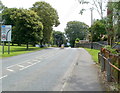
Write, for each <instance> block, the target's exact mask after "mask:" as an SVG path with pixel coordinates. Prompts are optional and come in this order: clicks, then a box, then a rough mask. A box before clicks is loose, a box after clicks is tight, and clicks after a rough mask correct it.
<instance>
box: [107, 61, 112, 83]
mask: <svg viewBox="0 0 120 93" xmlns="http://www.w3.org/2000/svg"><path fill="white" fill-rule="evenodd" d="M106 61H107V62H106V66H107V68H106V72H107V81H108V82H111V80H112V79H111V66H110V64H109V62H110V59H107V60H106Z"/></svg>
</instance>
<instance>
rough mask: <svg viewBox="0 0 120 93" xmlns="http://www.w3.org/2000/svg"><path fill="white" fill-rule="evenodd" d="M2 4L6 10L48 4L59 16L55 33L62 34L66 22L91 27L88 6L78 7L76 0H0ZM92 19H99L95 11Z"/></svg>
mask: <svg viewBox="0 0 120 93" xmlns="http://www.w3.org/2000/svg"><path fill="white" fill-rule="evenodd" d="M1 1H2V3H3V4H4V5H5V6H7V7H8V8H15V7H16V8H27V9H28V8H30V7H32V5H33V4H34V3H35V2H37V1H45V2H48V3H49V4H50V5H51V6H52V7H53V8H55V9H56V10H57V12H58V15H59V20H60V25H59V26H58V27H54V30H56V31H62V32H64V29H65V27H66V24H67V22H69V21H81V22H84V23H86V24H87V25H89V26H90V25H91V12H90V10H89V8H90V7H91V6H90V5H84V6H82V5H80V4H79V3H78V0H1ZM83 7H85V8H87V10H86V11H85V12H84V13H83V14H82V15H81V14H79V12H80V10H81V9H82V8H83ZM93 19H100V16H99V14H98V12H97V11H96V10H93Z"/></svg>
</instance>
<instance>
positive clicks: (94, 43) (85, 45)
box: [77, 42, 104, 49]
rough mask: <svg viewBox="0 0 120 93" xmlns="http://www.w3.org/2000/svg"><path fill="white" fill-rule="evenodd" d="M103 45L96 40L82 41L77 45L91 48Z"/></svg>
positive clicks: (99, 47) (98, 47)
mask: <svg viewBox="0 0 120 93" xmlns="http://www.w3.org/2000/svg"><path fill="white" fill-rule="evenodd" d="M103 46H104V45H103V44H100V43H98V42H91V43H82V44H78V45H77V47H84V48H92V49H101V47H103Z"/></svg>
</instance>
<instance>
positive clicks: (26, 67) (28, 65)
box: [20, 61, 40, 70]
mask: <svg viewBox="0 0 120 93" xmlns="http://www.w3.org/2000/svg"><path fill="white" fill-rule="evenodd" d="M39 62H40V61H39ZM39 62H36V63H33V64H31V65H28V66H26V67H24V68H21V69H20V70H24V69H26V68H29V67H31V66H33V65H35V64H37V63H39Z"/></svg>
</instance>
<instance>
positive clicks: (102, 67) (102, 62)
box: [101, 54, 105, 72]
mask: <svg viewBox="0 0 120 93" xmlns="http://www.w3.org/2000/svg"><path fill="white" fill-rule="evenodd" d="M103 57H104V55H103V54H102V56H101V72H103V71H105V62H104V58H103Z"/></svg>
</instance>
